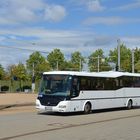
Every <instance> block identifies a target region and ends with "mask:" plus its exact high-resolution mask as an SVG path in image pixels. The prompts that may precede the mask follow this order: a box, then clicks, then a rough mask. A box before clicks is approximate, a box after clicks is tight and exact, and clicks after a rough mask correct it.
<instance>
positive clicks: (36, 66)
mask: <svg viewBox="0 0 140 140" xmlns="http://www.w3.org/2000/svg"><path fill="white" fill-rule="evenodd" d="M26 65H27V69H28V72H29V74H30V76H31V77H32V76H33V72H34V75H35V79H36V80H39V79H40V74H41V73H42V72H44V71H49V70H50V65H49V63H48V62H47V61H46V60H45V58H44V57H43V56H42V55H41V54H40V53H39V52H34V53H32V54H31V55H30V56H29V59H28V60H27V61H26Z"/></svg>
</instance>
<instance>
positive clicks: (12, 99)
mask: <svg viewBox="0 0 140 140" xmlns="http://www.w3.org/2000/svg"><path fill="white" fill-rule="evenodd" d="M36 98H37V94H31V93H0V110H2V109H5V108H9V107H16V106H31V105H35V100H36Z"/></svg>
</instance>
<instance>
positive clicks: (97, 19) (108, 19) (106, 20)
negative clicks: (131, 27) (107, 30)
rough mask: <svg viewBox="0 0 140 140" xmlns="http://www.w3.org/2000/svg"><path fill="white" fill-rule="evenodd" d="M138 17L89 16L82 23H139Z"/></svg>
mask: <svg viewBox="0 0 140 140" xmlns="http://www.w3.org/2000/svg"><path fill="white" fill-rule="evenodd" d="M139 22H140V19H139V18H123V17H90V18H87V19H86V20H85V21H84V22H83V23H84V24H85V25H94V24H104V25H118V24H124V23H139Z"/></svg>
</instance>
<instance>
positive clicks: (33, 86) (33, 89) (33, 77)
mask: <svg viewBox="0 0 140 140" xmlns="http://www.w3.org/2000/svg"><path fill="white" fill-rule="evenodd" d="M34 67H35V66H34V63H33V73H32V93H34V92H35V71H34Z"/></svg>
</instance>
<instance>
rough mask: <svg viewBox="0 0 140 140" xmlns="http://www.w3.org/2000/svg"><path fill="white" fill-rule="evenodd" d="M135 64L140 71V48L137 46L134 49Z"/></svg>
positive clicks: (137, 70) (136, 69)
mask: <svg viewBox="0 0 140 140" xmlns="http://www.w3.org/2000/svg"><path fill="white" fill-rule="evenodd" d="M133 51H134V59H135V60H134V65H135V72H140V49H139V48H137V47H136V48H135V49H134V50H133Z"/></svg>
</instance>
